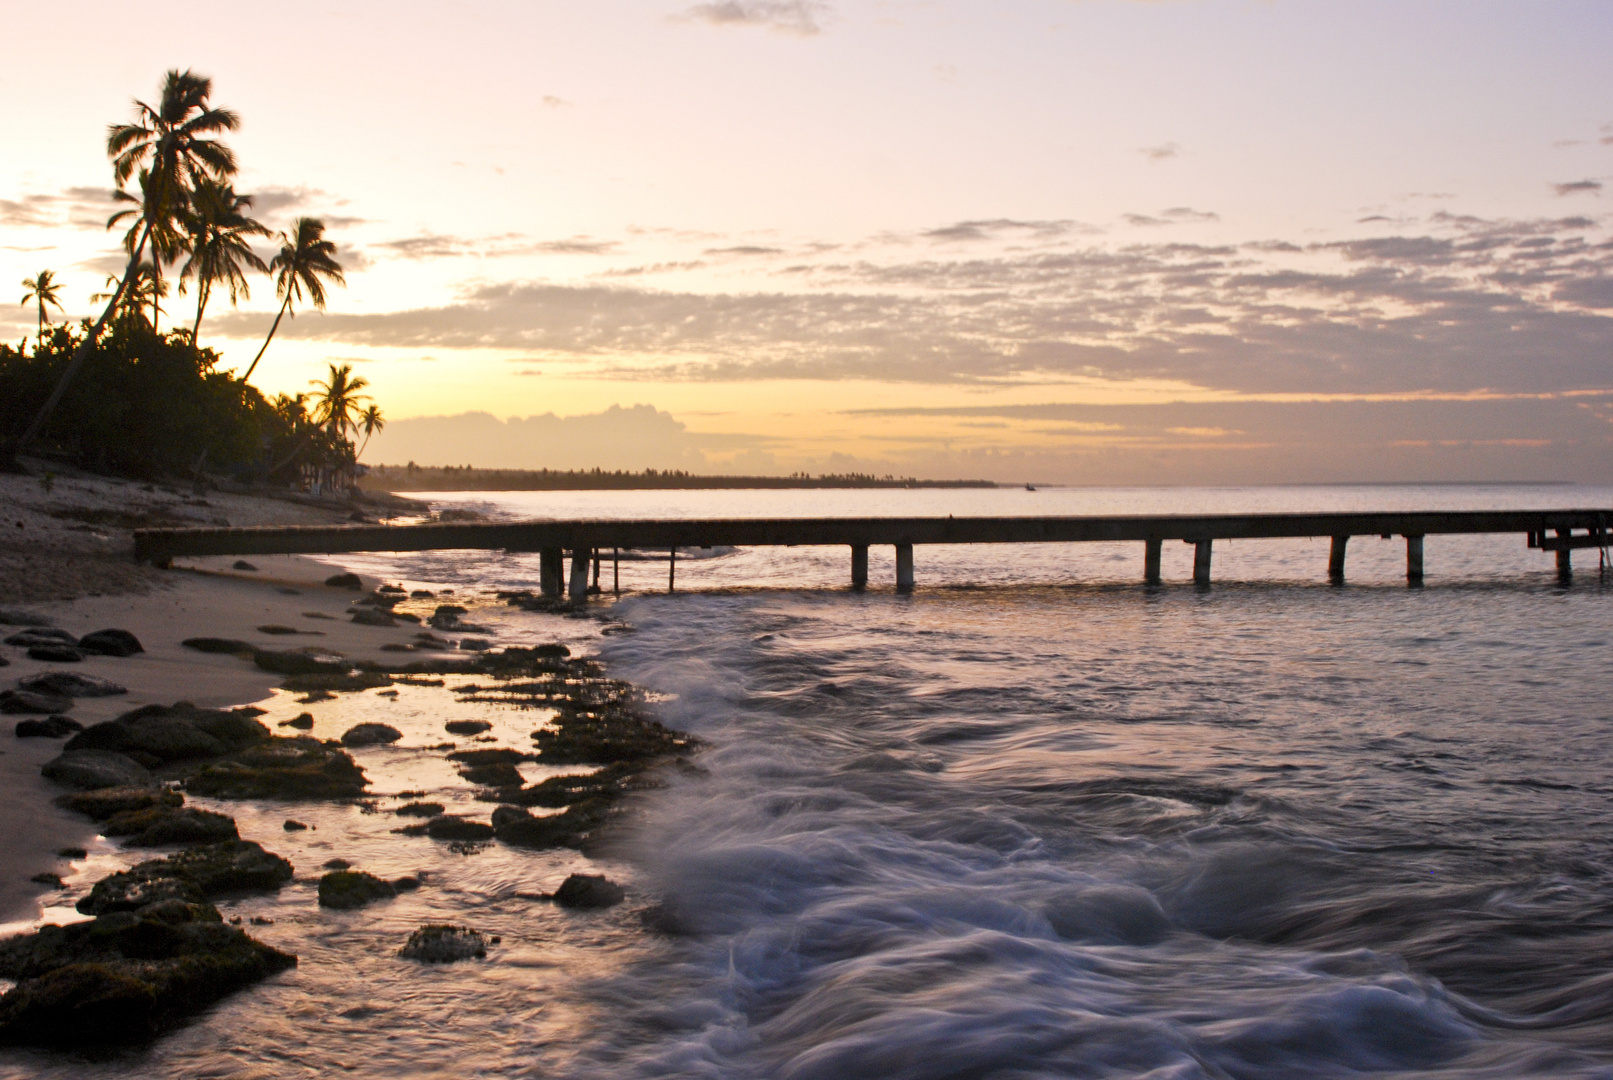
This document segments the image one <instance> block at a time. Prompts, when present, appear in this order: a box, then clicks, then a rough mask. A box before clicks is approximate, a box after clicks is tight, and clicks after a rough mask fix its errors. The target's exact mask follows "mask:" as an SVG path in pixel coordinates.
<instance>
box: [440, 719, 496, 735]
mask: <svg viewBox="0 0 1613 1080" xmlns="http://www.w3.org/2000/svg"><path fill="white" fill-rule="evenodd" d="M492 726H493V725H492V724H490V723H489V722H488V721H486V720H450V721H448V722H447V723H446V724H444V725H443V728H444V729H445V730H446V731H447V732H448V734H450V735H480V734H481V733H482V732H484V731H487V730H489V729H490V728H491V727H492Z"/></svg>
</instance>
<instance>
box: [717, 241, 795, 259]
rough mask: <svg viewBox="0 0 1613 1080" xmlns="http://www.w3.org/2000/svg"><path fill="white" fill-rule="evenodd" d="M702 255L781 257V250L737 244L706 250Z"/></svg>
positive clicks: (782, 250)
mask: <svg viewBox="0 0 1613 1080" xmlns="http://www.w3.org/2000/svg"><path fill="white" fill-rule="evenodd" d="M701 254H702V255H741V256H744V255H782V254H784V249H783V248H776V247H759V246H757V245H755V244H738V245H735V246H734V247H717V248H707V249H706V250H705V251H702V252H701Z"/></svg>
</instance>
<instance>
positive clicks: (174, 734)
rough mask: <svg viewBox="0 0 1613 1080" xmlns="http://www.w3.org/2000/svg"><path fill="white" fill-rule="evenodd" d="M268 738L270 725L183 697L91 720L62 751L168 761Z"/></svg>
mask: <svg viewBox="0 0 1613 1080" xmlns="http://www.w3.org/2000/svg"><path fill="white" fill-rule="evenodd" d="M268 738H269V729H268V728H266V727H264V726H263V723H262V721H259V720H257V719H254V718H253V717H251V716H247V715H244V714H242V713H237V712H231V711H228V710H223V709H198V708H196V706H194V705H192V704H190V703H189V702H184V701H182V702H179V703H177V704H174V705H146V706H144V707H142V708H139V709H134V710H132V711H130V712H126V713H124V714H123V715H122V716H119V717H118V718H117V719H115V720H108V721H106V722H104V723H100V724H93V725H91V726H90V727H88V728H85V729H84V730H83V731H81V732H79V733H78V734H77V735H75V736H73V737H72V738H71V739H69V740H68V741H67V744H66V745H65V746H64V747H63V748H62V750H63V752H64V753H68V752H72V751H77V750H110V751H114V752H116V753H121V754H128V755H130V756H135V755H136V754H145V755H150V756H152V757H155V758H157V759H159V760H160V761H162V762H171V761H184V760H188V759H195V758H206V757H217V756H218V755H220V754H225V753H229V752H231V751H234V750H240V749H243V748H244V747H247V746H251V745H252V744H254V743H258V742H262V741H263V740H265V739H268Z"/></svg>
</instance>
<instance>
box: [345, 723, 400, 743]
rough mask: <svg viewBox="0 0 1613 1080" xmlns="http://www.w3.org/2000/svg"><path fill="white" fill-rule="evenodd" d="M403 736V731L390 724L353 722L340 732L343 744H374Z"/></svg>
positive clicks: (392, 740) (393, 740) (394, 740)
mask: <svg viewBox="0 0 1613 1080" xmlns="http://www.w3.org/2000/svg"><path fill="white" fill-rule="evenodd" d="M401 738H403V732H401V731H399V730H398V729H397V728H395V727H393V726H392V725H391V724H376V723H369V724H355V725H354V726H353V727H350V728H348V729H347V731H345V732H344V733H343V734H342V745H343V746H375V745H377V744H379V743H394V742H397V741H398V740H399V739H401Z"/></svg>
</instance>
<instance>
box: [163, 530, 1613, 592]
mask: <svg viewBox="0 0 1613 1080" xmlns="http://www.w3.org/2000/svg"><path fill="white" fill-rule="evenodd" d="M1610 523H1613V509H1607V510H1597V509H1591V510H1435V511H1414V512H1406V511H1385V512H1381V513H1374V512H1367V513H1322V514H1211V515H1138V516H1081V517H989V518H986V517H959V518H955V517H945V518H934V517H930V518H722V519H681V518H659V519H654V520H633V519H621V520H614V519H601V520H568V521H561V520H538V521H517V522H492V523H480V522H477V523H467V522H453V523H442V524H426V525H338V526H285V527H269V526H262V527H254V528H207V529H145V530H141V531H138V532H136V533H135V534H134V545H135V556H136V557H137V558H139V559H141V560H144V561H148V562H152V563H156V564H157V565H160V566H165V565H168V564H169V563H170V562H171V561H172V560H173V559H174V558H177V557H183V556H207V555H289V554H339V553H342V552H354V551H430V550H443V549H467V548H473V549H493V550H504V551H511V552H539V553H540V555H541V558H540V564H539V565H540V575H539V576H540V580H541V582H542V588H543V591H544V592H545V593H547V594H550V595H559V593H560V592H561V591H562V586H563V584H564V582H563V570H564V564H563V560H564V558H565V555H566V553H567V552H569V553H571V563H572V565H571V580H570V587H569V591H570V593H571V594H572V596H573V597H579V598H580V597H581V596H584V595H586V593H587V591H588V573H589V566H590V564H591V563H593V562H594V561H595V560H596V559H597V557H598V554H597V553H598V552H600V551H602V550H603V549H606V548H618V549H622V548H625V549H636V550H656V549H659V550H663V551H668V552H669V556H670V559H671V564H672V568H673V569H674V571H675V567H676V555H675V549H676V548H704V547H717V546H733V547H763V546H777V547H798V546H801V547H804V546H810V545H840V546H846V547H849V548H850V549H851V584H852V587H853V588H863V587H865V586H866V585H867V582H868V548H869V547H870V546H872V545H876V544H889V545H891V546H892V547H894V548H895V549H896V586H897V588H898V589H901V590H908V589H911V588H912V587H913V584H914V569H913V548H914V547H915V546H916V545H920V544H1036V543H1082V542H1097V541H1107V542H1114V541H1135V542H1140V543H1142V544H1143V580H1144V581H1145V582H1147V583H1149V584H1157V583H1158V582H1159V580H1160V569H1159V565H1160V551H1161V548H1162V546H1163V544H1164V543H1165V542H1166V541H1183V542H1185V543H1189V544H1192V545H1193V546H1194V556H1193V580H1194V581H1195V582H1196V583H1198V584H1201V585H1207V584H1209V581H1210V557H1211V550H1212V546H1213V544H1214V542H1215V541H1217V540H1245V539H1275V538H1283V537H1294V538H1299V537H1321V536H1326V537H1330V538H1331V540H1332V545H1331V549H1330V552H1329V557H1328V576H1329V577H1330V578H1331V579H1332V580H1333V581H1335V582H1342V581H1343V580H1344V559H1345V550H1346V546H1347V544H1348V543H1349V539H1350V537H1352V536H1381V537H1385V538H1388V537H1393V536H1402V537H1405V540H1406V578H1407V581H1408V583H1410V584H1412V585H1417V584H1421V582H1422V579H1423V538H1424V537H1425V536H1435V535H1457V534H1475V533H1515V534H1520V535H1522V536H1524V537H1526V538H1527V542H1528V544H1529V546H1530V547H1532V548H1539V549H1541V550H1543V551H1552V552H1555V553H1556V559H1557V571H1558V574H1559V575H1560V576H1561V577H1563V578H1564V579H1567V578H1568V577H1569V575H1571V573H1572V563H1571V559H1572V552H1573V550H1574V549H1576V548H1593V547H1594V548H1605V547H1607V546H1608V543H1609V540H1608V525H1609V524H1610Z"/></svg>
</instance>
